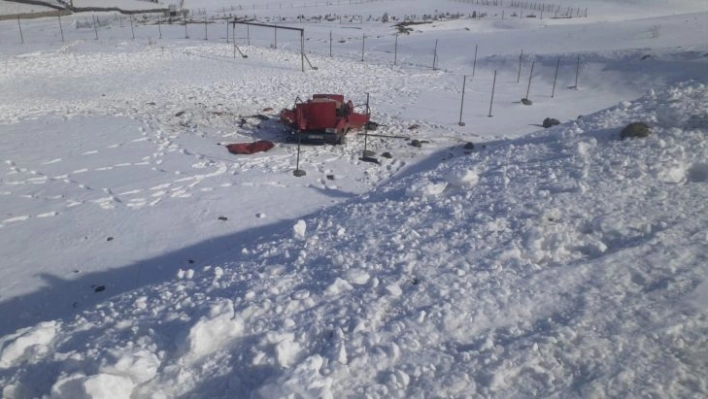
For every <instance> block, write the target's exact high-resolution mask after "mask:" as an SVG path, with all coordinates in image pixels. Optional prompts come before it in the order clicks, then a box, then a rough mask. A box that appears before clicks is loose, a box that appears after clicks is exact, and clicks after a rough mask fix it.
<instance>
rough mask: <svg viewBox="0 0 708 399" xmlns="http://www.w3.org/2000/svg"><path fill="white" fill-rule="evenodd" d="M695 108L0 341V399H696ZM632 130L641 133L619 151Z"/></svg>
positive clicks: (685, 89) (316, 226)
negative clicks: (648, 130)
mask: <svg viewBox="0 0 708 399" xmlns="http://www.w3.org/2000/svg"><path fill="white" fill-rule="evenodd" d="M706 101H708V88H706V87H705V86H703V85H681V86H680V87H675V88H672V89H670V90H667V91H663V92H659V93H655V94H650V95H648V96H646V97H643V98H641V99H639V100H636V101H632V102H630V101H624V102H622V103H620V104H619V105H618V106H616V107H613V108H611V109H608V110H606V111H602V112H599V113H597V114H594V115H590V116H587V117H584V118H582V119H580V120H578V121H574V122H569V123H566V124H564V125H562V126H559V127H555V128H552V129H550V130H548V131H544V132H539V133H537V134H533V135H530V136H527V137H523V138H519V139H515V140H506V141H498V142H490V143H487V144H486V145H483V146H478V147H477V148H475V149H474V150H472V151H467V152H465V151H464V150H463V149H461V148H450V149H449V150H445V151H442V152H441V153H439V154H435V155H434V156H433V157H432V159H431V160H430V162H434V163H439V165H438V166H437V167H435V168H433V169H432V170H429V171H426V172H422V173H413V174H409V175H408V176H400V177H398V178H394V179H393V180H392V181H390V182H388V183H386V184H383V185H381V186H380V187H378V188H377V189H376V190H374V191H373V192H372V193H370V194H367V195H365V196H363V197H361V198H358V199H354V200H351V201H349V202H347V203H345V204H342V205H340V206H338V207H336V208H333V209H329V210H326V211H324V212H321V213H319V214H317V215H314V216H312V217H308V218H306V219H303V220H300V221H298V222H297V223H295V224H294V225H292V226H291V228H289V229H283V230H281V231H279V232H277V233H276V234H274V235H272V236H269V237H263V238H262V239H260V240H257V241H255V242H253V243H251V244H249V245H247V246H242V245H239V243H237V242H235V243H234V248H233V250H232V251H230V252H227V253H224V254H222V256H221V257H220V258H219V259H215V260H213V261H212V262H210V264H209V265H206V266H203V267H199V268H196V269H192V268H186V267H185V268H182V269H180V270H179V272H178V273H176V275H175V276H173V279H172V280H171V281H168V282H165V283H162V284H158V285H154V286H149V287H145V288H143V289H139V290H136V291H134V292H131V293H127V294H124V295H121V296H118V297H115V298H112V299H109V300H106V301H105V302H103V303H101V304H99V305H98V306H97V307H96V308H95V309H91V310H88V311H86V312H84V313H83V314H81V315H80V316H77V317H76V318H75V319H73V320H70V321H66V322H62V321H51V322H44V323H40V324H38V325H36V326H33V327H28V328H26V329H22V330H19V331H18V332H16V333H14V334H10V335H7V336H5V337H4V338H2V339H1V340H0V343H1V345H0V346H1V347H2V352H1V353H0V368H2V371H1V372H0V376H1V377H0V381H1V382H2V385H3V386H5V391H4V395H5V396H6V397H33V396H37V395H46V394H50V393H51V394H52V395H53V396H52V397H53V398H79V397H92V398H98V397H111V398H129V397H130V398H143V397H144V398H158V397H185V396H187V397H194V398H197V397H203V398H222V397H223V398H227V397H258V398H277V397H297V398H300V397H302V398H337V397H349V396H355V397H374V398H404V397H405V398H409V397H429V396H430V395H433V394H434V395H437V396H440V397H475V396H480V395H481V396H483V397H487V396H494V397H556V398H570V397H642V396H655V397H698V396H702V395H705V394H706V393H707V388H706V385H705V379H704V376H705V374H706V372H708V367H707V365H706V364H705V362H704V359H705V356H706V355H707V354H706V353H705V348H706V344H708V342H707V337H708V335H706V332H707V330H708V318H707V317H708V314H706V311H705V309H706V308H708V284H707V283H705V276H706V272H708V270H707V268H708V266H707V265H708V263H707V262H706V260H707V259H706V253H708V252H707V250H708V233H707V232H708V218H706V215H708V209H706V207H707V206H708V203H706V201H705V198H707V197H708V143H707V142H706V133H707V132H708V114H707V113H706V111H705V107H704V104H705V103H706ZM638 120H641V121H646V122H647V123H649V124H650V125H651V127H652V131H653V134H652V135H651V136H650V137H649V138H646V139H627V140H621V139H620V138H619V132H620V130H621V128H622V127H623V126H624V125H626V124H627V123H629V122H632V121H638Z"/></svg>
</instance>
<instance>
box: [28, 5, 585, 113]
mask: <svg viewBox="0 0 708 399" xmlns="http://www.w3.org/2000/svg"><path fill="white" fill-rule="evenodd" d="M124 18H125V17H124V16H122V15H120V16H119V15H117V14H114V15H113V16H98V17H97V16H92V18H91V19H90V20H88V16H86V17H85V18H84V22H83V23H82V22H81V21H80V19H77V20H75V21H74V25H73V26H74V29H73V33H74V34H70V33H69V32H71V30H67V29H63V28H62V20H61V18H57V21H56V22H55V23H56V24H57V31H56V33H55V34H54V37H55V38H57V39H56V40H57V41H58V40H59V39H58V36H59V34H61V36H62V38H61V40H62V41H64V40H65V37H64V36H66V40H70V39H76V36H77V35H79V36H81V37H80V38H79V39H83V40H89V39H94V38H95V39H99V33H102V34H103V36H105V35H107V34H110V35H112V36H111V37H110V38H109V39H108V40H127V39H129V38H131V37H132V39H133V40H136V37H137V38H138V39H145V38H147V39H149V44H150V45H152V44H154V43H155V41H153V40H152V38H153V37H157V35H158V33H159V35H160V38H161V39H162V37H163V33H166V37H167V39H166V40H184V39H182V37H184V38H188V37H189V35H188V30H189V27H190V25H192V30H193V26H194V25H197V26H198V27H203V30H204V33H203V35H204V36H202V35H200V34H194V33H195V32H196V31H195V32H192V33H193V36H194V37H193V40H194V41H196V40H202V39H207V40H208V39H209V37H208V35H209V32H208V31H207V29H208V28H207V26H208V24H218V23H221V21H220V18H219V17H218V16H212V17H211V18H208V17H207V16H205V17H204V18H203V19H200V20H195V19H190V20H176V21H174V22H173V23H169V19H167V18H164V17H159V18H157V19H153V18H151V17H149V16H144V17H143V18H142V19H143V20H142V21H140V18H137V19H134V18H133V17H132V16H130V17H129V18H130V29H131V31H130V32H127V33H126V31H127V24H125V25H126V27H125V28H123V26H124V24H123V21H124ZM134 20H135V22H138V24H136V25H135V26H133V22H134ZM31 21H36V20H31ZM223 21H224V22H223V23H225V24H226V25H227V26H228V24H230V23H231V20H229V19H223ZM18 22H19V19H18ZM118 22H120V26H121V29H100V30H99V29H98V28H99V27H100V28H104V27H106V26H108V25H110V26H112V27H114V28H115V27H117V24H118ZM163 23H164V25H163ZM33 24H34V22H33V23H30V24H26V25H27V26H23V25H20V24H18V26H19V29H20V32H19V36H20V37H19V38H20V40H19V41H22V42H24V43H25V44H23V45H27V44H26V43H27V41H28V40H31V38H32V27H31V25H33ZM48 26H50V25H49V21H46V22H45V23H43V24H42V26H41V29H35V30H41V32H42V33H41V34H42V35H43V37H47V36H46V35H47V33H46V32H47V27H48ZM217 26H220V25H217ZM23 28H24V31H23V30H22V29H23ZM27 28H29V29H27ZM35 28H36V26H35ZM64 28H66V25H65V26H64ZM183 28H184V32H185V35H184V36H182V37H180V35H179V34H178V31H181V30H182V29H183ZM148 30H149V32H148V33H147V35H146V32H147V31H148ZM215 31H216V32H221V30H220V29H216V30H215ZM77 32H78V33H77ZM226 32H227V36H225V37H221V35H219V37H216V38H213V39H212V40H214V39H215V40H220V41H223V42H225V43H229V40H230V39H229V37H228V35H229V31H228V28H227V29H226ZM230 33H231V35H232V39H233V45H234V48H236V47H235V46H236V42H238V41H241V42H243V41H244V40H248V41H249V43H248V44H249V45H250V42H251V40H253V41H254V45H255V46H258V44H259V43H260V44H263V43H269V42H270V40H269V39H267V34H262V35H260V36H259V37H258V38H257V39H254V38H252V37H251V36H250V35H249V36H248V37H239V36H237V35H236V32H235V30H234V31H232V32H230ZM319 33H320V34H321V36H319V35H318V36H315V37H308V38H307V40H308V41H309V40H310V39H312V38H316V39H317V40H316V42H317V43H319V44H320V45H319V46H310V48H308V49H307V52H309V53H311V54H317V55H319V56H322V57H323V58H325V57H334V56H336V57H338V58H341V59H350V60H352V61H354V60H357V61H364V60H366V62H368V63H371V64H379V65H386V64H389V65H392V67H394V68H422V69H428V70H431V69H432V70H435V69H437V67H438V64H439V63H444V58H443V59H441V58H440V56H439V53H438V51H437V45H438V43H437V42H438V40H433V39H431V44H430V45H431V54H432V57H433V61H432V65H431V64H430V63H427V64H426V62H425V60H424V58H425V57H426V54H425V52H421V51H420V50H418V51H416V52H415V55H416V56H418V58H416V59H410V58H409V59H408V60H406V59H405V57H403V58H404V59H403V60H401V59H400V58H399V56H400V55H401V53H405V40H403V41H402V44H403V45H404V49H403V51H401V49H400V48H399V39H401V38H404V37H405V36H404V35H402V34H400V33H392V34H385V35H378V36H373V35H372V36H367V35H366V34H363V35H361V36H355V35H347V34H333V33H332V32H331V31H330V32H319ZM94 35H95V37H94ZM325 35H327V36H328V38H325ZM71 36H74V37H73V38H72V37H71ZM399 36H402V37H401V38H399ZM101 39H103V40H105V38H101ZM275 40H277V39H275ZM281 40H282V39H281ZM303 40H304V39H303ZM283 41H284V42H285V44H282V45H280V46H278V49H279V51H286V52H287V51H290V50H289V49H288V44H291V41H289V40H287V39H286V40H283ZM340 41H341V42H346V43H347V52H344V53H340V54H336V48H333V43H335V42H337V43H339V42H340ZM357 41H361V48H362V53H361V56H360V57H359V54H357V51H356V42H357ZM369 41H372V42H376V41H379V42H381V41H386V42H387V43H388V44H390V45H391V48H390V49H382V48H381V46H378V49H377V51H376V52H371V53H369V54H367V53H366V52H365V50H366V48H367V46H368V47H369V48H371V47H372V45H371V43H370V42H369ZM35 43H36V42H35ZM292 43H294V40H293V41H292ZM441 45H442V46H443V47H444V43H441ZM471 45H474V48H475V49H474V57H475V61H474V66H472V65H471V64H470V68H471V74H472V76H474V72H475V69H476V67H477V53H478V49H479V47H480V46H479V45H478V44H477V43H472V44H471ZM471 45H470V46H471ZM276 46H277V44H273V45H269V46H268V47H270V48H273V49H274V48H276ZM298 47H299V46H298ZM227 48H228V50H229V53H230V50H231V46H228V47H227ZM482 48H484V46H482ZM389 50H390V51H389ZM456 51H459V49H457V50H456ZM470 51H472V50H471V47H470ZM239 52H240V49H239ZM389 53H390V54H389ZM184 54H186V55H192V56H198V57H202V58H205V59H212V60H215V61H225V62H230V63H234V64H240V65H243V61H240V60H239V61H236V60H231V59H229V57H228V56H220V55H216V54H199V53H196V52H192V51H190V52H186V51H185V52H184ZM234 54H235V52H234ZM303 54H304V53H303ZM471 54H472V53H470V55H471ZM522 54H523V53H522ZM365 55H366V57H365ZM242 56H243V58H247V55H245V54H243V53H242ZM388 57H390V58H388ZM573 57H574V58H575V56H573ZM234 58H235V55H234ZM534 58H535V57H533V56H531V55H526V56H523V55H522V56H521V57H519V70H518V71H516V70H515V69H516V68H514V67H515V65H514V64H515V62H514V59H515V57H514V56H511V55H510V56H508V57H502V58H501V59H500V58H498V57H488V58H487V59H482V62H483V63H484V64H486V67H487V68H486V69H488V70H490V71H491V70H494V80H493V82H491V83H492V94H491V99H490V103H489V113H488V116H490V117H491V116H492V109H493V108H492V107H493V103H494V88H495V86H496V85H497V82H496V80H497V70H498V69H501V71H504V70H505V69H506V70H508V71H509V72H510V74H511V73H513V74H514V75H517V74H518V75H520V73H521V69H522V67H523V66H524V62H526V61H527V60H528V61H529V63H531V64H532V65H533V62H535V60H534ZM549 59H550V58H549ZM500 60H501V62H503V65H502V66H501V68H500V65H499V61H500ZM552 61H553V62H552V63H553V64H554V65H553V66H555V68H556V69H555V78H553V90H552V92H551V96H550V98H554V97H555V86H556V80H557V79H558V68H559V65H560V61H561V60H560V58H558V59H557V60H556V57H555V56H554V57H553V60H552ZM574 61H576V60H575V59H574ZM428 62H429V60H428ZM565 65H567V66H568V67H574V68H573V69H574V70H575V79H576V82H577V81H578V75H579V74H580V56H577V61H576V63H575V65H572V64H571V63H570V62H565ZM313 69H316V68H313ZM443 70H444V68H443ZM501 71H500V72H501ZM448 72H453V73H459V74H463V76H465V75H466V74H467V71H448ZM533 76H534V73H533V66H532V69H531V73H530V75H529V83H528V87H527V91H526V93H527V94H526V98H528V97H529V95H530V94H529V92H530V87H531V78H532V77H533ZM515 77H517V76H515ZM465 79H466V78H464V79H463V90H462V100H461V104H460V110H459V123H461V122H462V121H463V113H464V109H465V106H464V91H465V89H464V87H465V83H466V81H465ZM516 80H517V81H518V79H516ZM575 87H577V83H576V86H575ZM462 125H463V124H461V126H462Z"/></svg>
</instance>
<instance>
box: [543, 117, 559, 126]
mask: <svg viewBox="0 0 708 399" xmlns="http://www.w3.org/2000/svg"><path fill="white" fill-rule="evenodd" d="M556 125H560V121H559V120H558V119H555V118H546V119H544V120H543V127H544V128H546V129H548V128H549V127H551V126H556Z"/></svg>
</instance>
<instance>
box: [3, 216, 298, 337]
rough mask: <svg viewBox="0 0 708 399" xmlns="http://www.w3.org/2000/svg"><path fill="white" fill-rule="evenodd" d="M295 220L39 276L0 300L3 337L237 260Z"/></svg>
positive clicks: (284, 230)
mask: <svg viewBox="0 0 708 399" xmlns="http://www.w3.org/2000/svg"><path fill="white" fill-rule="evenodd" d="M293 223H294V222H292V221H289V220H288V221H282V222H278V223H274V224H270V225H267V226H262V227H256V228H252V229H249V230H246V231H241V232H236V233H233V234H228V235H224V236H221V237H216V238H212V239H208V240H205V241H202V242H200V243H197V244H194V245H190V246H187V247H185V248H182V249H179V250H176V251H173V252H170V253H166V254H163V255H159V256H155V257H153V258H150V259H145V260H141V261H138V262H135V263H133V264H130V265H126V266H124V267H120V268H114V269H109V270H104V271H101V272H94V273H88V274H83V275H80V274H77V278H75V279H65V278H61V277H57V276H55V275H53V274H50V273H42V274H39V275H38V276H39V277H40V278H42V279H43V280H44V286H43V287H42V288H40V289H39V290H37V291H35V292H32V293H29V294H26V295H23V296H18V297H14V298H10V299H7V300H5V301H2V302H0V336H3V335H6V334H9V333H12V332H15V331H16V330H17V329H20V328H23V327H28V326H33V325H35V324H37V323H39V322H42V321H47V320H57V319H59V320H62V321H68V320H70V319H72V318H73V317H74V316H76V315H77V314H79V313H80V312H81V311H82V310H84V309H88V308H91V307H92V306H94V305H96V304H97V303H100V302H103V301H106V300H108V299H109V298H110V297H113V296H115V295H118V294H120V293H123V292H126V291H130V290H134V289H137V288H140V287H143V286H146V285H151V284H156V283H160V282H164V281H169V280H171V279H174V278H176V275H177V272H178V270H179V269H180V268H181V269H190V268H194V269H199V268H201V267H203V266H206V265H209V264H210V262H213V261H215V260H216V259H217V258H223V257H224V256H225V255H228V254H230V253H233V260H238V259H239V257H240V250H241V249H242V248H249V247H251V246H253V245H255V243H257V242H258V241H260V240H263V239H266V238H265V237H269V238H267V239H268V240H269V241H270V240H271V239H272V238H271V237H272V236H274V235H275V236H278V235H279V234H285V233H286V232H287V231H288V229H289V228H290V227H291V226H292V224H293Z"/></svg>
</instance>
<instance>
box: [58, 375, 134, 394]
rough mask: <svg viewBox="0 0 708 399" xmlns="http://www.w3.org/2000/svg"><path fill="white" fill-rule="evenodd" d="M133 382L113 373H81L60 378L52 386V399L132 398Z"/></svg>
mask: <svg viewBox="0 0 708 399" xmlns="http://www.w3.org/2000/svg"><path fill="white" fill-rule="evenodd" d="M133 386H134V385H133V382H132V381H131V380H130V378H128V377H123V376H118V375H112V374H96V375H92V376H85V375H81V374H77V375H71V376H68V377H64V378H60V379H59V381H57V383H56V384H54V386H53V387H52V394H51V398H52V399H130V397H131V396H130V395H131V392H133Z"/></svg>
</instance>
